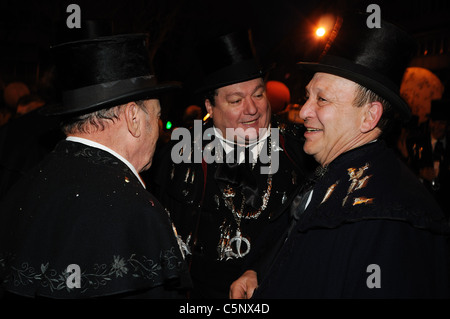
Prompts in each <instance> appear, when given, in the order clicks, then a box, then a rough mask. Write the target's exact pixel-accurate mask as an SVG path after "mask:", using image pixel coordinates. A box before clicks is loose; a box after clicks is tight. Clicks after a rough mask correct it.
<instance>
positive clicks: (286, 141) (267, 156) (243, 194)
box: [156, 30, 307, 298]
mask: <svg viewBox="0 0 450 319" xmlns="http://www.w3.org/2000/svg"><path fill="white" fill-rule="evenodd" d="M199 52H202V53H203V54H202V55H200V61H201V64H202V68H203V71H204V77H203V80H202V84H201V85H200V86H199V87H198V88H197V93H198V94H199V95H200V96H202V97H203V101H204V103H205V107H206V110H207V112H208V114H209V115H210V120H209V121H206V122H205V123H202V121H197V122H196V123H195V124H194V128H193V130H192V131H191V132H189V133H191V134H190V136H191V137H192V138H190V139H187V142H186V140H185V139H180V138H179V137H176V138H175V137H174V136H175V135H177V136H179V135H178V133H179V132H180V129H178V130H175V131H174V132H173V133H172V140H173V141H172V143H171V144H169V146H168V147H167V150H166V151H167V154H166V157H165V160H162V161H161V163H162V164H163V165H162V166H161V168H160V169H159V170H158V171H159V173H160V176H159V178H156V180H159V187H160V191H159V192H158V193H159V194H160V197H159V199H160V200H161V201H162V203H163V204H164V206H165V207H167V209H168V210H169V212H170V215H171V217H172V219H173V221H174V224H175V226H176V227H177V231H178V234H179V237H180V238H181V239H182V241H183V242H184V244H185V249H186V254H187V255H189V260H190V273H191V277H192V280H193V290H192V291H191V292H190V294H189V296H190V297H191V298H228V293H229V286H230V284H231V283H232V282H233V281H234V280H235V279H236V278H237V277H239V276H240V274H241V269H242V267H243V264H244V263H245V261H246V259H247V258H248V256H250V255H251V254H256V255H258V253H259V252H264V251H265V250H264V249H263V248H261V249H259V248H258V247H257V242H258V239H259V238H260V237H261V236H267V237H270V238H272V237H271V236H272V235H274V236H275V237H276V236H277V235H278V227H280V229H284V228H285V227H286V226H287V225H288V222H289V214H282V213H283V212H284V209H283V207H284V206H287V205H288V203H289V201H290V199H291V195H292V194H295V189H296V188H298V187H299V186H300V185H303V182H304V181H305V178H306V175H307V170H306V168H305V167H304V164H305V163H304V162H305V161H306V159H305V155H304V154H303V153H302V152H301V143H302V140H301V139H302V133H301V132H300V127H296V126H289V125H287V124H284V123H281V122H279V121H278V120H277V119H276V118H275V117H272V114H271V107H270V103H269V100H268V98H267V95H266V88H265V83H264V79H263V76H264V72H263V71H262V68H261V67H260V66H259V65H258V63H257V58H256V55H254V52H253V48H252V46H251V38H250V36H249V32H248V31H247V30H243V31H235V32H231V33H226V34H222V35H220V36H218V37H214V38H209V39H208V40H206V41H205V42H204V43H203V46H202V47H201V48H199ZM186 131H187V130H186ZM185 142H186V143H185ZM180 145H181V146H180ZM214 151H215V153H214ZM198 152H200V156H197V155H198ZM212 153H214V154H215V155H214V156H217V158H208V154H212ZM181 154H182V157H183V158H185V159H186V160H183V161H179V160H177V159H176V157H178V156H179V155H181ZM238 154H239V155H238ZM244 154H247V158H246V159H245V156H244ZM262 154H264V156H263V155H262ZM241 155H242V157H241ZM196 159H197V160H196ZM269 167H271V168H272V170H269V169H268V168H269ZM264 168H265V169H268V170H267V171H265V172H264ZM272 233H273V234H272ZM275 242H276V240H273V242H271V243H270V244H273V243H275Z"/></svg>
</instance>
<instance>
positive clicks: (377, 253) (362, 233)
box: [254, 142, 450, 298]
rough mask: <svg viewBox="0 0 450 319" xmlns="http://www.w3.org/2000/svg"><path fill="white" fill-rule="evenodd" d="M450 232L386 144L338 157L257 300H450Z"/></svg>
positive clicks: (434, 205) (317, 187)
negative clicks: (449, 242) (449, 256)
mask: <svg viewBox="0 0 450 319" xmlns="http://www.w3.org/2000/svg"><path fill="white" fill-rule="evenodd" d="M449 233H450V231H449V227H448V224H447V223H446V222H444V216H443V213H442V211H441V210H440V208H439V207H438V205H437V203H436V202H435V201H434V200H433V198H432V197H431V195H430V194H429V193H428V192H427V191H426V189H425V188H424V186H423V185H422V184H421V183H420V182H419V181H418V179H417V178H416V177H415V176H414V174H413V173H412V172H411V171H410V170H409V169H408V168H407V167H406V166H405V165H404V164H403V163H402V162H400V161H399V160H398V159H397V158H396V156H395V155H394V153H393V152H392V151H390V150H389V149H388V148H386V145H385V144H384V142H375V143H371V144H367V145H365V146H362V147H360V148H358V149H354V150H351V151H349V152H346V153H344V154H342V155H341V156H339V157H338V158H337V159H335V160H334V161H333V162H332V163H331V164H330V165H329V166H328V170H327V171H326V173H325V174H324V175H323V176H322V177H321V178H319V179H318V181H317V183H316V184H315V186H314V188H313V195H312V199H311V202H310V203H309V205H308V207H307V209H306V210H305V211H304V212H303V213H302V214H301V215H300V216H299V219H298V222H297V224H296V225H295V228H294V230H293V231H292V232H291V235H290V236H289V237H288V239H287V241H286V242H285V244H284V245H283V247H282V248H281V250H280V251H279V255H278V256H277V258H276V260H275V262H274V263H273V266H272V268H271V269H270V270H269V272H268V273H267V274H265V276H264V277H263V278H259V279H260V280H261V281H260V285H259V287H258V289H257V290H256V291H255V294H254V298H448V297H450V285H449V270H450V268H449V266H450V264H449V259H448V255H449V252H450V251H449V246H448V239H449Z"/></svg>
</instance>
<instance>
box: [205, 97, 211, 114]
mask: <svg viewBox="0 0 450 319" xmlns="http://www.w3.org/2000/svg"><path fill="white" fill-rule="evenodd" d="M205 108H206V112H208V113H209V117H211V118H213V106H212V105H211V102H210V101H209V99H206V100H205Z"/></svg>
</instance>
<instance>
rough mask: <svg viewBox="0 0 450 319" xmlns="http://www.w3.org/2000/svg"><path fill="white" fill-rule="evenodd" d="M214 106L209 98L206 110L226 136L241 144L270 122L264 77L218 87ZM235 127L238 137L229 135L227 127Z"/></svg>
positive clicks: (250, 139)
mask: <svg viewBox="0 0 450 319" xmlns="http://www.w3.org/2000/svg"><path fill="white" fill-rule="evenodd" d="M217 92H218V94H217V96H216V98H215V106H212V105H211V104H210V102H209V101H208V100H207V101H206V103H205V106H206V110H207V111H208V113H209V114H210V116H211V117H212V119H213V121H214V126H215V127H216V128H218V129H220V131H221V133H222V134H223V136H224V137H225V138H228V139H230V140H231V139H233V140H234V141H236V142H238V143H249V142H252V141H255V140H256V139H257V138H258V136H259V129H260V128H268V127H269V123H270V116H271V111H270V103H269V100H268V99H267V96H266V89H265V85H264V82H263V80H262V79H261V78H257V79H253V80H250V81H246V82H241V83H236V84H232V85H228V86H225V87H221V88H219V89H218V90H217ZM227 128H229V129H235V131H234V132H236V133H237V134H236V135H237V136H235V137H233V136H228V137H227V132H226V129H227Z"/></svg>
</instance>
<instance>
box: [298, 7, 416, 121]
mask: <svg viewBox="0 0 450 319" xmlns="http://www.w3.org/2000/svg"><path fill="white" fill-rule="evenodd" d="M367 18H368V15H367V14H347V15H344V16H343V17H341V18H338V20H337V23H336V25H335V29H334V30H333V32H332V34H331V36H330V42H329V44H328V45H327V47H326V50H327V51H326V52H325V54H324V55H323V56H322V58H321V59H320V61H319V63H307V62H300V63H299V64H300V66H302V67H304V68H306V69H309V70H311V71H314V72H324V73H330V74H334V75H337V76H340V77H343V78H346V79H349V80H351V81H354V82H356V83H358V84H360V85H362V86H364V87H366V88H368V89H370V90H371V91H373V92H375V93H376V94H378V95H379V96H381V97H383V98H384V99H386V100H387V101H389V102H390V103H391V104H392V105H393V106H394V107H395V108H396V109H397V110H398V111H399V112H400V113H401V114H402V115H403V116H405V117H408V118H409V116H410V115H411V110H410V108H409V106H408V104H407V103H406V102H405V101H404V100H403V99H402V98H401V96H400V85H401V82H402V79H403V74H404V72H405V69H406V68H407V67H408V64H409V62H410V60H411V58H412V56H413V54H414V52H415V50H416V43H415V41H414V39H413V38H412V37H411V36H410V35H409V34H407V33H406V32H405V31H404V30H402V29H400V28H398V27H397V26H395V25H393V24H391V23H388V22H386V21H383V20H381V27H380V28H369V27H368V25H367ZM333 37H334V38H333ZM331 38H333V39H331Z"/></svg>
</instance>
